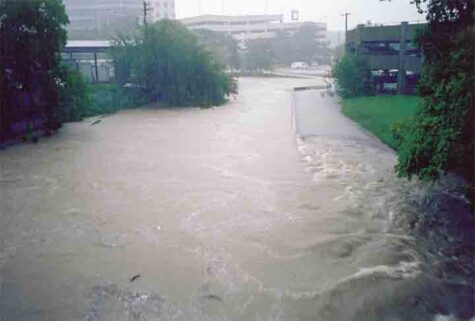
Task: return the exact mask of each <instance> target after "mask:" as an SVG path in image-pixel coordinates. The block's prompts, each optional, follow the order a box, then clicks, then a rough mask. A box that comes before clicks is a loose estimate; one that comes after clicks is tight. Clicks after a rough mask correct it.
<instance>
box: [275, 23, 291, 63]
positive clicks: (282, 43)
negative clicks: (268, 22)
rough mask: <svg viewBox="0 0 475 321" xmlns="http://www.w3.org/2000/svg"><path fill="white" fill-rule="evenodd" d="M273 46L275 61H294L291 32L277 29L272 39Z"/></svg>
mask: <svg viewBox="0 0 475 321" xmlns="http://www.w3.org/2000/svg"><path fill="white" fill-rule="evenodd" d="M273 47H274V48H273V49H274V52H275V58H276V61H277V63H279V64H283V65H290V64H291V63H292V62H294V61H295V58H294V57H295V50H294V45H293V35H292V34H291V33H289V32H285V31H278V32H277V33H276V36H275V39H274V41H273Z"/></svg>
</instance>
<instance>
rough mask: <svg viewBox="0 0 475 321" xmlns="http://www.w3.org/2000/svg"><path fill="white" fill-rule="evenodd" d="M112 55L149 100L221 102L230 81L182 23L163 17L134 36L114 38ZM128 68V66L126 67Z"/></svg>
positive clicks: (230, 85)
mask: <svg viewBox="0 0 475 321" xmlns="http://www.w3.org/2000/svg"><path fill="white" fill-rule="evenodd" d="M112 53H113V55H114V58H115V59H116V60H118V61H122V62H125V63H127V64H128V65H127V66H126V67H124V69H125V70H126V72H124V74H125V75H126V76H128V80H127V81H130V82H133V83H136V84H138V85H139V86H140V87H141V88H142V89H143V90H144V92H145V94H146V96H147V98H148V99H149V101H152V102H162V103H165V104H168V105H173V106H185V105H220V104H222V103H224V101H225V96H226V95H227V94H230V93H232V88H233V83H232V80H231V78H230V77H228V76H227V75H226V74H225V73H224V70H223V67H222V66H221V65H220V64H219V63H218V62H216V60H215V59H214V58H213V56H212V55H211V54H210V53H209V52H207V51H206V50H205V49H204V48H203V47H202V46H200V45H199V44H198V40H197V38H196V36H195V35H194V34H193V33H191V32H190V31H188V30H187V29H186V27H184V26H183V25H182V24H181V23H179V22H177V21H171V20H162V21H159V22H157V23H156V24H154V25H150V26H148V27H146V28H144V29H142V30H141V31H140V32H139V33H138V34H136V35H133V36H128V37H124V36H122V37H121V38H117V39H116V40H115V41H114V48H113V49H112ZM128 68H130V69H128Z"/></svg>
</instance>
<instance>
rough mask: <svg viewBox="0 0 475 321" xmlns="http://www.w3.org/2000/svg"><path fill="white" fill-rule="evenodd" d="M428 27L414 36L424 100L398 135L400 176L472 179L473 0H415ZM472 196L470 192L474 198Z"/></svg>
mask: <svg viewBox="0 0 475 321" xmlns="http://www.w3.org/2000/svg"><path fill="white" fill-rule="evenodd" d="M415 2H416V4H417V6H418V8H419V10H420V12H421V13H422V12H423V10H422V7H423V6H424V5H426V6H427V9H426V10H427V11H426V14H427V20H428V26H427V28H426V29H425V30H423V31H421V32H420V34H419V35H418V37H417V43H418V45H419V46H420V47H421V48H422V51H423V54H424V70H423V76H422V80H421V83H420V94H421V96H422V97H423V103H422V105H421V106H420V109H419V110H418V112H417V114H416V115H415V117H414V119H413V120H412V121H411V122H409V123H408V124H407V125H406V126H405V127H404V128H403V129H401V130H400V132H399V134H400V135H402V137H401V143H400V147H399V153H398V158H399V163H398V165H397V167H396V169H397V172H398V173H399V175H400V176H408V177H409V178H410V177H412V176H418V177H419V178H421V179H423V180H436V179H438V178H439V176H440V173H441V172H448V171H452V172H456V173H458V174H461V175H462V176H463V177H465V178H466V179H467V180H468V182H469V183H470V184H472V185H471V186H472V187H471V188H472V193H473V182H474V170H475V164H474V143H475V142H474V128H475V123H474V121H475V111H474V70H473V61H474V52H473V39H474V29H473V16H472V14H473V9H474V8H473V6H474V4H473V2H472V1H471V0H437V1H435V0H416V1H415ZM474 196H475V195H474V194H472V200H473V197H474Z"/></svg>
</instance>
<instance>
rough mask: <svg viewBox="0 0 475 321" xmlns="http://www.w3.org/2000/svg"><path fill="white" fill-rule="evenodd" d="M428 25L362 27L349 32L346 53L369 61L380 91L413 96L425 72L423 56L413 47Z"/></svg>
mask: <svg viewBox="0 0 475 321" xmlns="http://www.w3.org/2000/svg"><path fill="white" fill-rule="evenodd" d="M423 27H425V24H408V23H407V22H402V23H401V24H399V25H391V26H375V25H359V26H358V27H357V28H356V29H354V30H350V31H349V32H348V39H347V42H346V52H347V53H352V54H356V55H358V56H363V57H367V58H368V62H369V66H370V69H371V71H372V73H373V75H374V77H373V82H374V83H375V85H376V87H377V89H379V90H380V91H381V90H382V91H384V90H385V89H388V90H389V89H390V90H391V91H394V92H396V91H397V92H398V93H400V94H407V93H414V92H415V88H416V86H417V83H418V80H419V78H420V74H421V72H422V53H421V51H420V50H419V48H417V46H416V45H415V44H414V37H415V35H416V32H417V30H418V29H420V28H423Z"/></svg>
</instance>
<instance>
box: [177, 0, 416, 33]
mask: <svg viewBox="0 0 475 321" xmlns="http://www.w3.org/2000/svg"><path fill="white" fill-rule="evenodd" d="M176 2H177V3H176V6H177V15H178V17H179V18H183V17H190V16H195V15H198V14H199V7H200V2H201V13H202V14H208V13H210V14H221V13H222V12H223V7H224V13H225V14H262V13H264V12H265V11H266V2H268V5H267V8H268V13H284V14H285V17H286V19H289V18H290V11H291V10H292V9H295V10H299V11H300V20H312V21H323V22H326V23H327V24H328V29H330V30H338V29H341V30H343V29H344V19H343V17H341V16H340V14H341V13H343V12H346V11H348V12H351V13H352V15H351V16H350V17H349V25H350V27H353V26H355V25H357V24H359V23H366V22H367V21H368V20H370V21H371V22H373V23H391V22H399V21H417V20H423V19H424V17H423V16H420V15H419V14H418V13H417V10H416V7H415V6H414V5H413V4H410V0H392V1H391V2H381V1H379V0H176ZM223 4H224V6H223Z"/></svg>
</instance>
